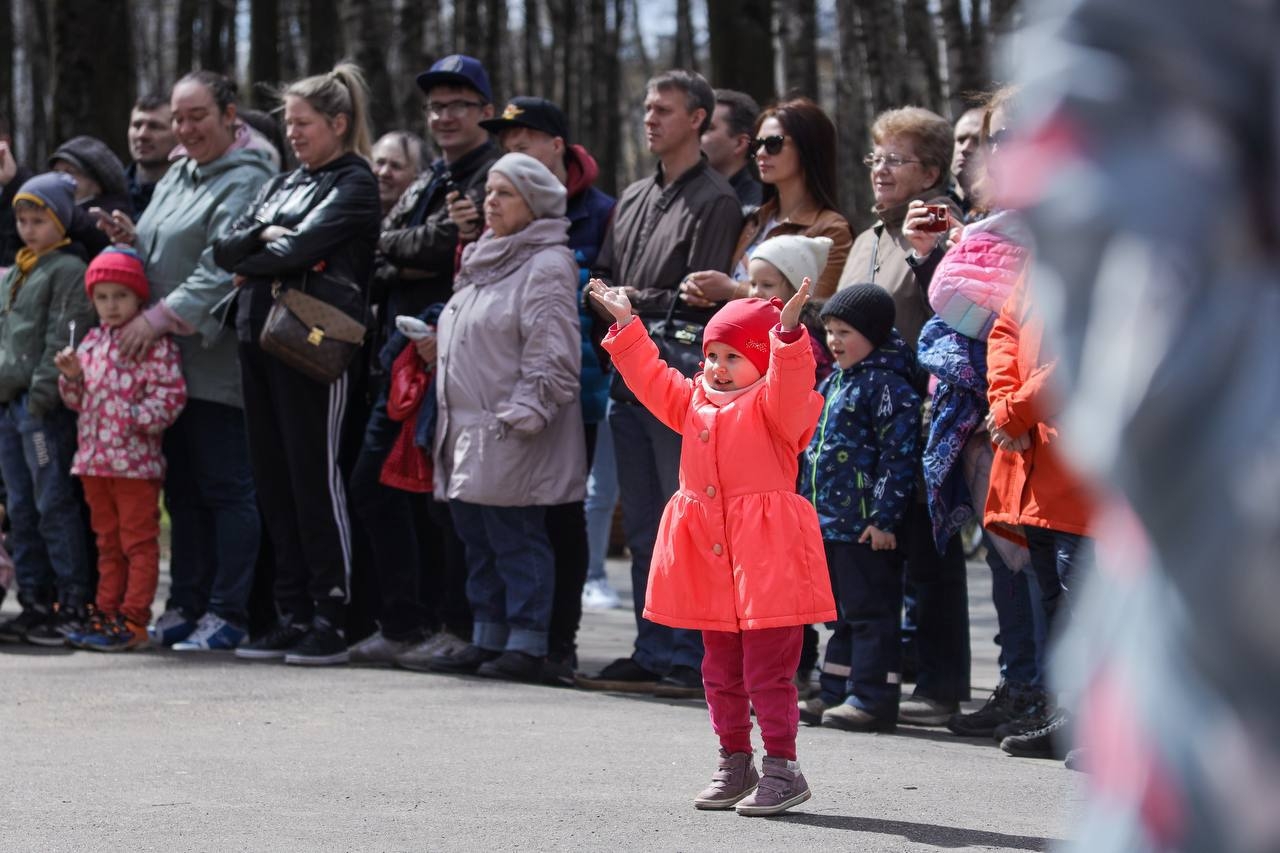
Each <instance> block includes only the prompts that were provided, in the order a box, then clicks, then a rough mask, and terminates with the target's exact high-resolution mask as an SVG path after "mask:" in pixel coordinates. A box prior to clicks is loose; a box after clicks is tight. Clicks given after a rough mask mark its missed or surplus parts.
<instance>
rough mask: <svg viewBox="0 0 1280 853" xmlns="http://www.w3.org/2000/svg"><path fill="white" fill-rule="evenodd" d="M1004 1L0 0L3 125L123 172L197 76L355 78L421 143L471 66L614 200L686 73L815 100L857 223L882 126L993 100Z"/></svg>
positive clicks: (640, 166)
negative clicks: (134, 135)
mask: <svg viewBox="0 0 1280 853" xmlns="http://www.w3.org/2000/svg"><path fill="white" fill-rule="evenodd" d="M1018 6H1019V4H1018V2H1017V0H470V2H464V0H456V2H455V0H0V57H8V58H9V61H7V62H5V61H0V116H3V117H4V118H5V119H7V121H8V125H9V127H10V128H11V129H12V135H13V137H14V142H15V147H16V149H17V151H18V156H19V157H20V159H22V160H24V161H25V162H27V163H29V164H31V165H33V166H35V165H39V164H41V163H43V161H44V158H45V156H46V155H47V154H48V152H49V151H51V150H52V149H53V148H54V147H56V146H57V144H58V143H59V142H61V141H62V140H64V139H66V138H67V137H70V136H73V135H75V134H78V133H88V134H92V135H95V136H99V137H101V138H103V139H105V140H106V141H107V142H108V143H109V144H110V145H111V146H112V147H113V148H115V149H116V150H117V151H118V152H119V153H120V154H121V155H122V157H124V155H126V153H127V150H126V147H125V138H124V133H125V126H126V123H127V118H128V111H129V106H130V105H131V104H132V102H133V100H134V98H135V97H136V96H137V95H138V94H140V93H143V92H164V91H167V89H168V87H169V85H170V84H171V83H172V82H173V80H175V79H176V78H177V77H179V76H181V74H183V73H185V72H186V71H188V70H191V69H195V68H211V69H215V70H218V71H222V72H223V73H227V74H229V75H230V76H232V77H234V78H235V79H236V80H238V81H239V82H240V85H241V97H242V100H243V101H244V102H245V103H246V104H248V105H251V106H255V107H258V108H262V109H271V108H274V106H275V105H276V103H275V100H274V95H273V90H274V89H275V87H276V86H277V85H278V84H279V83H280V82H282V81H288V80H291V79H294V78H296V77H300V76H303V75H306V74H309V73H314V72H318V71H323V70H327V69H329V68H331V67H332V66H333V64H334V63H335V62H336V61H338V60H339V59H342V58H350V59H353V60H355V61H356V62H357V63H359V64H360V65H361V66H362V67H363V68H364V70H365V73H366V74H367V75H368V79H369V84H370V88H371V90H372V93H373V119H374V123H375V125H376V127H375V130H376V131H377V132H382V131H385V130H389V129H392V128H409V129H412V130H415V131H417V132H419V133H421V132H423V131H424V130H425V128H424V127H423V116H422V111H421V105H420V103H421V102H420V96H419V93H418V91H417V89H416V87H415V85H414V82H413V77H414V75H415V74H416V73H417V72H418V71H421V70H423V69H424V68H426V67H427V66H428V65H429V64H430V63H431V62H432V61H433V60H435V59H437V58H439V57H441V56H445V55H447V54H449V53H454V52H459V53H469V54H472V55H474V56H477V57H479V58H480V59H481V60H483V61H484V63H485V65H486V67H487V68H488V70H489V73H490V76H491V78H492V82H493V88H494V92H495V96H496V97H497V98H498V99H499V100H502V99H505V98H507V97H509V96H511V95H515V94H537V95H542V96H545V97H549V98H551V99H552V100H555V101H556V102H557V103H559V104H560V105H561V107H562V108H564V110H565V112H566V113H567V114H568V116H569V121H570V126H571V127H572V128H573V130H574V133H575V135H576V139H575V141H577V142H581V143H583V144H585V145H586V146H587V147H588V148H589V149H590V150H591V151H592V152H593V154H595V156H596V158H597V159H598V160H599V162H600V165H601V183H602V185H603V186H604V187H605V188H606V189H610V190H616V189H617V188H620V187H622V186H624V185H625V184H626V183H628V182H629V181H631V180H634V179H635V178H637V177H639V176H640V175H642V174H644V173H646V172H647V171H648V170H649V169H651V168H652V162H651V159H650V158H649V157H648V156H647V155H646V153H645V152H644V150H643V148H642V134H641V127H640V121H641V113H640V102H641V100H642V98H643V87H644V81H645V79H646V78H648V77H649V76H650V75H651V74H653V73H654V72H655V71H657V70H662V69H664V68H668V67H674V66H682V67H690V68H693V69H695V70H697V71H700V72H701V73H702V74H704V75H705V76H706V77H707V78H708V79H709V80H710V81H711V84H712V85H713V86H718V87H727V88H733V89H741V90H743V91H746V92H749V93H751V94H752V95H753V96H755V97H756V99H757V100H759V101H760V103H761V104H766V103H768V102H770V101H772V100H775V99H777V98H779V97H784V96H787V95H790V94H805V95H809V96H811V97H813V98H815V99H816V100H818V101H819V102H820V103H821V104H822V105H823V106H824V107H825V108H826V109H827V110H828V111H829V112H830V114H831V115H832V117H833V118H834V119H835V120H836V122H837V124H838V126H839V129H840V139H841V169H840V176H841V177H840V180H841V186H840V188H839V190H840V198H841V202H842V204H843V205H844V207H845V208H846V212H847V213H848V215H849V218H850V219H851V220H853V221H855V222H856V223H859V224H861V223H864V222H865V221H866V219H867V214H866V211H867V209H868V207H869V205H870V197H869V189H868V188H867V186H866V184H867V180H866V175H865V171H864V170H863V168H862V166H861V163H860V160H861V157H862V155H863V154H864V153H865V151H866V149H867V147H868V138H867V128H868V127H869V126H870V123H871V120H872V119H873V118H874V116H875V114H876V113H877V112H879V111H880V110H882V109H886V108H889V107H893V106H901V105H905V104H917V105H920V106H925V107H928V108H930V109H932V110H935V111H936V112H938V113H940V114H942V115H943V116H946V117H947V118H955V117H957V116H958V115H959V113H960V112H961V111H962V110H963V109H964V107H965V106H966V104H967V101H968V99H969V98H970V97H972V95H973V94H974V93H977V92H981V91H985V90H987V89H989V88H991V86H992V60H993V56H994V55H995V54H996V53H997V51H998V45H999V41H1000V39H1001V38H1002V37H1003V36H1005V35H1006V34H1007V33H1008V32H1009V31H1010V30H1011V29H1012V28H1013V26H1014V25H1015V24H1016V23H1017V16H1018Z"/></svg>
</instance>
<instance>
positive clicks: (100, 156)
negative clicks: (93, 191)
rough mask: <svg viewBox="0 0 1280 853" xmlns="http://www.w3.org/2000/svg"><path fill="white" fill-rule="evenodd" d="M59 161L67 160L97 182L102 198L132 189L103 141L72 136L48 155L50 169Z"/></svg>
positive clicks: (122, 168) (117, 161)
mask: <svg viewBox="0 0 1280 853" xmlns="http://www.w3.org/2000/svg"><path fill="white" fill-rule="evenodd" d="M59 160H66V161H67V162H68V163H70V164H71V165H72V166H75V167H76V168H77V169H79V170H80V171H82V172H84V173H85V174H86V175H88V176H89V177H91V178H93V179H94V180H95V181H97V182H98V186H100V187H102V194H103V195H107V196H109V195H121V194H122V193H124V192H125V191H126V190H127V189H128V187H129V181H128V178H126V177H125V173H124V166H123V165H122V164H121V163H120V158H119V157H117V156H116V155H115V152H114V151H112V150H111V149H110V148H108V147H107V143H105V142H103V141H102V140H101V139H97V138H95V137H92V136H73V137H72V138H70V139H68V140H67V141H66V142H64V143H62V144H61V145H59V146H58V150H57V151H54V152H53V153H52V154H50V155H49V168H51V169H52V168H53V164H54V163H56V162H58V161H59Z"/></svg>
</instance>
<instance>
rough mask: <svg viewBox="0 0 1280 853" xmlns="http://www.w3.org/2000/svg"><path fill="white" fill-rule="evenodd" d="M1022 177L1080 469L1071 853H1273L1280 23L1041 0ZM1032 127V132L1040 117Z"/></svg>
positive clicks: (1029, 71)
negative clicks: (1087, 480) (1078, 775)
mask: <svg viewBox="0 0 1280 853" xmlns="http://www.w3.org/2000/svg"><path fill="white" fill-rule="evenodd" d="M1039 11H1040V13H1041V18H1040V19H1039V20H1038V21H1036V22H1035V23H1034V24H1033V26H1031V27H1030V28H1028V30H1027V31H1026V39H1025V42H1026V43H1025V44H1023V45H1022V47H1023V48H1025V51H1026V53H1025V56H1027V57H1034V61H1032V62H1023V63H1022V64H1021V66H1020V71H1021V77H1022V82H1023V83H1024V84H1025V87H1026V88H1025V97H1024V99H1023V100H1024V101H1025V103H1026V105H1027V115H1026V116H1025V118H1026V119H1027V120H1028V126H1026V127H1024V128H1022V129H1021V130H1023V131H1025V134H1026V135H1025V137H1024V138H1025V139H1027V140H1028V141H1027V144H1026V145H1025V147H1024V150H1023V151H1022V152H1021V157H1022V158H1023V160H1022V161H1021V162H1019V163H1018V164H1017V165H1016V166H1014V167H1013V168H1015V169H1017V174H1018V175H1019V177H1020V185H1019V186H1018V188H1017V192H1018V195H1019V196H1020V198H1017V199H1009V200H1007V201H1009V202H1010V203H1012V204H1021V205H1025V206H1028V207H1029V211H1028V212H1029V221H1030V223H1031V224H1032V226H1033V227H1034V229H1035V230H1036V236H1037V242H1038V246H1039V254H1038V257H1037V268H1036V270H1035V271H1034V272H1033V273H1032V280H1033V281H1035V282H1036V288H1037V298H1038V299H1039V300H1040V304H1041V305H1042V306H1043V307H1044V308H1045V313H1046V314H1047V315H1049V316H1051V317H1053V318H1055V321H1056V322H1057V324H1058V330H1057V331H1058V335H1057V337H1056V342H1057V344H1058V346H1059V347H1060V356H1061V364H1060V369H1059V371H1058V374H1059V376H1060V377H1061V382H1062V383H1063V385H1064V390H1065V391H1066V393H1067V397H1068V399H1069V401H1070V405H1069V409H1068V412H1067V413H1066V417H1067V423H1068V424H1069V427H1068V428H1064V429H1063V434H1064V435H1075V436H1077V438H1078V439H1079V442H1080V443H1079V445H1078V446H1076V447H1074V448H1073V450H1074V451H1075V457H1076V461H1077V462H1078V463H1079V465H1080V466H1081V467H1082V468H1083V469H1084V470H1086V471H1089V472H1092V473H1093V474H1095V475H1096V476H1098V477H1100V478H1102V479H1103V480H1105V481H1106V482H1108V483H1109V484H1110V485H1111V486H1112V487H1113V488H1114V489H1115V490H1116V491H1117V492H1118V493H1119V494H1120V495H1121V496H1122V497H1123V499H1124V500H1125V501H1127V503H1128V506H1129V509H1113V510H1111V511H1109V512H1104V513H1103V517H1102V519H1100V523H1099V525H1098V540H1099V542H1098V572H1097V574H1098V579H1097V582H1096V583H1094V584H1093V585H1092V586H1091V588H1090V589H1089V590H1087V591H1086V593H1085V596H1086V600H1084V601H1082V602H1081V608H1080V610H1079V611H1078V613H1077V616H1078V618H1077V620H1076V623H1075V626H1074V636H1071V637H1070V638H1069V644H1068V645H1067V646H1065V647H1064V649H1063V651H1064V653H1065V656H1064V657H1065V663H1066V664H1067V665H1066V666H1064V667H1063V668H1062V670H1061V671H1060V672H1059V679H1060V680H1063V679H1065V680H1066V681H1068V682H1069V683H1068V684H1065V685H1061V686H1063V687H1065V688H1066V689H1068V690H1071V691H1079V695H1080V696H1081V700H1080V703H1079V707H1080V716H1079V726H1078V728H1077V730H1076V742H1077V745H1078V746H1080V747H1083V748H1084V749H1083V752H1084V762H1085V769H1087V770H1088V771H1089V772H1090V777H1089V786H1090V793H1091V796H1090V803H1089V806H1088V809H1087V814H1086V817H1085V820H1083V821H1082V822H1081V823H1080V829H1079V832H1078V833H1077V848H1078V849H1080V850H1088V851H1090V853H1098V851H1125V853H1135V851H1159V850H1174V849H1176V850H1212V851H1272V850H1280V807H1278V806H1280V615H1278V614H1277V612H1276V605H1277V602H1280V355H1278V354H1277V340H1278V338H1280V246H1278V244H1277V235H1278V234H1280V222H1278V217H1277V213H1278V211H1280V207H1277V203H1278V200H1280V192H1278V190H1280V170H1278V168H1277V166H1278V165H1280V164H1278V163H1277V160H1278V158H1280V61H1278V60H1277V56H1280V54H1277V51H1276V45H1277V44H1278V43H1280V24H1278V19H1280V4H1276V3H1274V2H1246V0H1223V2H1219V3H1213V4H1207V3H1202V2H1197V0H1125V1H1124V2H1118V0H1110V2H1108V1H1107V0H1050V2H1045V3H1043V4H1042V5H1041V7H1040V10H1039ZM1037 109H1039V110H1041V112H1039V113H1036V114H1032V113H1033V111H1034V110H1037Z"/></svg>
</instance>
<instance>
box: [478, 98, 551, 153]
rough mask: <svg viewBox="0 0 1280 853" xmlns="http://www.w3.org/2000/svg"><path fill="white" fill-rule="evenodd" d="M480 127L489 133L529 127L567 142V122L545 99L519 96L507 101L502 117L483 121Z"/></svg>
mask: <svg viewBox="0 0 1280 853" xmlns="http://www.w3.org/2000/svg"><path fill="white" fill-rule="evenodd" d="M480 126H481V127H483V128H484V129H485V130H487V131H489V132H490V133H502V131H504V130H506V129H507V128H509V127H531V128H533V129H534V130H540V131H542V132H543V133H545V134H547V135H548V136H558V137H560V138H561V139H563V140H564V141H565V143H566V144H567V143H568V142H569V120H568V119H566V118H565V117H564V113H563V112H561V111H560V108H559V107H557V106H556V105H555V104H553V103H551V102H550V101H548V100H547V99H546V98H532V97H529V96H528V95H521V96H520V97H518V98H512V99H511V100H510V101H507V105H506V106H505V107H503V108H502V115H500V116H498V117H497V118H491V119H485V120H484V121H482V122H480Z"/></svg>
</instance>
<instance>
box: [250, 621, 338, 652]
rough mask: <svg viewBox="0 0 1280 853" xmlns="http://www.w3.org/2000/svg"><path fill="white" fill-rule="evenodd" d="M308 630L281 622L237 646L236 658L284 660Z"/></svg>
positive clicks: (289, 622) (304, 626)
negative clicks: (259, 635)
mask: <svg viewBox="0 0 1280 853" xmlns="http://www.w3.org/2000/svg"><path fill="white" fill-rule="evenodd" d="M307 630H308V629H307V626H306V625H298V624H295V623H294V622H293V621H292V620H290V619H284V620H281V621H280V622H279V623H277V624H276V626H275V627H274V628H272V629H271V630H270V631H268V632H267V633H265V634H263V635H262V636H261V637H258V638H257V639H256V640H254V641H253V642H251V643H242V644H241V645H239V646H237V647H236V657H238V658H240V659H241V660H283V659H284V656H285V655H287V654H288V653H289V652H290V650H292V649H293V647H294V646H296V645H297V644H298V642H299V641H300V640H301V639H302V638H303V637H305V636H306V635H307ZM344 648H345V647H344Z"/></svg>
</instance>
